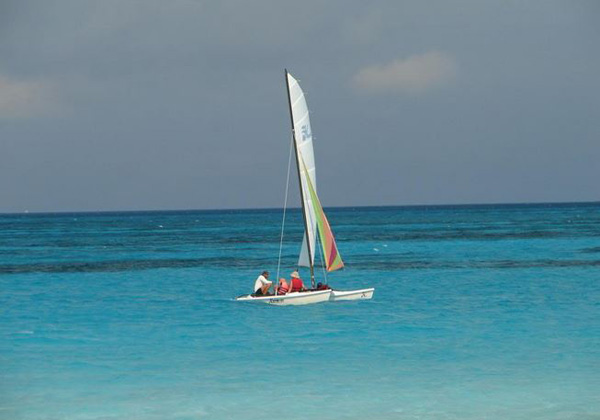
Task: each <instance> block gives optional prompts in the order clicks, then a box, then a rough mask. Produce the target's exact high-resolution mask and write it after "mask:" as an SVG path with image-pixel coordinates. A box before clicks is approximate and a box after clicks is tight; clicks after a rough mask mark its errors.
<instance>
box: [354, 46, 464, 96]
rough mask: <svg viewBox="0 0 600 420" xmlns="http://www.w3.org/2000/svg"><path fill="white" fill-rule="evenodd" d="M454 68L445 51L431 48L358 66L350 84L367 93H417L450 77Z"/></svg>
mask: <svg viewBox="0 0 600 420" xmlns="http://www.w3.org/2000/svg"><path fill="white" fill-rule="evenodd" d="M457 72H458V64H457V62H456V60H455V59H454V58H453V57H452V56H451V55H449V54H447V53H443V52H439V51H432V52H428V53H424V54H420V55H413V56H410V57H408V58H406V59H398V60H394V61H392V62H391V63H388V64H383V65H374V66H369V67H366V68H363V69H361V70H360V71H359V72H358V73H357V74H356V75H355V76H354V79H353V82H354V86H355V87H356V88H357V89H359V90H361V91H366V92H370V93H381V92H390V91H391V92H398V93H420V92H424V91H427V90H430V89H432V88H436V87H438V86H441V85H444V84H446V83H449V82H451V81H453V80H454V79H455V78H456V76H457Z"/></svg>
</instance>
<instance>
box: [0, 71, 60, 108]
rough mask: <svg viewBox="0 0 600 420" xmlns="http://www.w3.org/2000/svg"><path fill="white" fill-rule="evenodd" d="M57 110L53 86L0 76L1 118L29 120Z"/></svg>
mask: <svg viewBox="0 0 600 420" xmlns="http://www.w3.org/2000/svg"><path fill="white" fill-rule="evenodd" d="M55 109H56V98H55V87H54V85H53V84H51V83H48V82H42V81H33V80H28V81H25V80H12V79H9V78H8V77H6V76H2V75H1V74H0V118H3V119H20V118H28V117H33V116H36V115H41V114H48V113H49V112H53V110H55Z"/></svg>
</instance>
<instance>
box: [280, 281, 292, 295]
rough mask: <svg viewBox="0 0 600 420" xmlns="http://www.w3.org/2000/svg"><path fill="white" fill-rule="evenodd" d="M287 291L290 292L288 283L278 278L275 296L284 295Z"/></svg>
mask: <svg viewBox="0 0 600 420" xmlns="http://www.w3.org/2000/svg"><path fill="white" fill-rule="evenodd" d="M289 291H290V285H289V284H288V282H287V281H286V280H285V279H284V278H283V277H282V278H280V279H279V285H278V286H277V294H278V295H285V294H286V293H287V292H289Z"/></svg>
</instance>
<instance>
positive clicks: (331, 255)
mask: <svg viewBox="0 0 600 420" xmlns="http://www.w3.org/2000/svg"><path fill="white" fill-rule="evenodd" d="M300 160H301V161H302V167H303V169H304V172H305V174H306V183H307V185H308V191H309V194H310V197H311V204H312V206H313V210H314V214H315V217H316V219H317V227H318V231H319V239H320V240H321V249H322V250H323V260H324V261H325V266H326V268H327V271H335V270H339V269H340V268H343V267H344V262H343V261H342V257H341V256H340V254H339V252H338V249H337V245H336V244H335V238H334V237H333V232H332V231H331V226H329V221H328V220H327V216H325V212H324V211H323V207H322V206H321V202H320V201H319V197H318V196H317V192H316V191H315V188H314V187H313V184H312V181H311V180H310V176H309V175H308V171H307V170H306V166H305V164H304V160H302V158H300Z"/></svg>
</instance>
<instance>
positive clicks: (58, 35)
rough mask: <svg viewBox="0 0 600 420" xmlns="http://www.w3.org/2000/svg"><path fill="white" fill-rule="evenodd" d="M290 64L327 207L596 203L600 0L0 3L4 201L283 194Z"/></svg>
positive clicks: (263, 202)
mask: <svg viewBox="0 0 600 420" xmlns="http://www.w3.org/2000/svg"><path fill="white" fill-rule="evenodd" d="M284 68H288V69H289V70H290V72H291V73H292V74H293V75H294V76H295V77H296V78H298V79H299V80H300V83H301V85H302V87H303V89H304V91H305V92H306V96H307V100H308V106H309V108H310V110H311V119H312V128H313V133H314V135H315V156H316V164H317V175H318V180H319V192H320V196H321V199H322V202H323V204H324V206H325V207H327V206H360V205H412V204H461V203H502V202H510V203H514V202H557V201H598V200H600V196H599V191H600V187H599V180H600V2H597V1H593V0H590V1H551V0H540V1H482V0H473V1H446V0H444V1H401V0H393V1H370V2H365V1H358V0H356V1H312V0H304V1H302V2H286V1H281V0H273V1H264V0H258V1H242V0H240V1H200V0H197V1H193V0H172V1H164V0H159V1H158V0H157V1H154V0H140V1H132V0H107V1H82V0H71V1H66V0H65V1H52V0H40V1H17V0H3V1H0V212H22V211H25V210H28V211H32V212H33V211H79V210H84V211H88V210H143V209H149V210H154V209H215V208H217V209H218V208H255V207H280V206H281V205H282V204H283V201H284V192H285V180H286V171H287V163H288V153H289V145H290V143H289V139H290V119H289V115H288V106H287V102H286V101H287V98H286V90H285V79H284V73H283V71H284ZM292 179H295V178H294V177H292ZM292 193H293V194H292V196H291V199H292V204H296V205H297V204H298V203H299V200H298V199H297V195H298V193H297V191H296V189H295V186H294V189H293V190H292Z"/></svg>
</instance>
